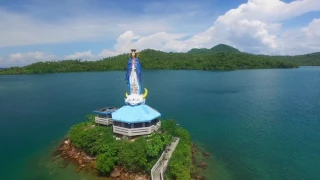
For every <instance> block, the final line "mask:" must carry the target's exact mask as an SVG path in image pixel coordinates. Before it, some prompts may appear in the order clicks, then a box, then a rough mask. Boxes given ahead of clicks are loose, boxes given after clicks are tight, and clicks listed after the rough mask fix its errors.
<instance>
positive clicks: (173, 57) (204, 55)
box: [0, 45, 320, 74]
mask: <svg viewBox="0 0 320 180" xmlns="http://www.w3.org/2000/svg"><path fill="white" fill-rule="evenodd" d="M128 57H129V55H128V54H122V55H118V56H114V57H108V58H103V59H101V60H98V61H84V60H80V59H77V60H61V61H46V62H37V63H33V64H30V65H27V66H24V67H11V68H8V69H3V70H0V74H39V73H58V72H83V71H113V70H125V69H126V65H127V61H128ZM139 58H140V62H141V65H142V66H143V68H144V69H171V70H183V69H185V70H236V69H269V68H297V67H298V66H310V65H311V66H319V65H320V53H312V54H306V55H297V56H268V55H254V54H248V53H243V52H240V51H239V50H237V49H235V48H233V47H230V46H227V45H218V46H215V47H213V48H211V49H192V50H190V51H189V52H188V53H173V52H169V53H166V52H162V51H156V50H152V49H146V50H143V51H141V52H140V53H139Z"/></svg>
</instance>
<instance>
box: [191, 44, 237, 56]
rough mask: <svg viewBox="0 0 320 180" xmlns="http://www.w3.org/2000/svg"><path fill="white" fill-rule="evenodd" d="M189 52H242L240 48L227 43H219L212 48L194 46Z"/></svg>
mask: <svg viewBox="0 0 320 180" xmlns="http://www.w3.org/2000/svg"><path fill="white" fill-rule="evenodd" d="M187 53H189V54H214V53H241V51H239V50H238V49H236V48H234V47H231V46H228V45H225V44H219V45H216V46H214V47H212V48H211V49H207V48H199V49H198V48H193V49H191V50H190V51H188V52H187Z"/></svg>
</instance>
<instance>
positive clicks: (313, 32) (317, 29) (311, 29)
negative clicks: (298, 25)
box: [303, 18, 320, 38]
mask: <svg viewBox="0 0 320 180" xmlns="http://www.w3.org/2000/svg"><path fill="white" fill-rule="evenodd" d="M303 31H304V32H305V33H306V35H307V37H312V38H313V37H320V18H319V19H314V20H313V21H312V22H311V23H309V25H308V27H306V28H303Z"/></svg>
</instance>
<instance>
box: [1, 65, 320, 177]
mask: <svg viewBox="0 0 320 180" xmlns="http://www.w3.org/2000/svg"><path fill="white" fill-rule="evenodd" d="M124 76H125V72H123V71H117V72H87V73H64V74H44V75H19V76H17V75H12V76H0V120H1V121H0V137H1V148H0V156H1V158H0V159H1V163H0V179H6V180H9V179H13V180H20V179H21V180H22V179H30V180H31V179H36V180H37V179H39V180H40V179H41V180H46V179H48V180H49V179H63V178H61V177H66V178H65V179H71V180H72V179H80V178H79V176H78V175H77V174H76V173H73V172H74V170H69V171H68V170H67V169H65V170H60V171H59V170H56V169H55V168H52V167H51V169H50V170H49V171H48V172H47V169H48V168H46V167H47V166H50V165H47V164H46V163H45V162H44V161H45V160H44V159H48V158H47V156H49V152H50V150H51V149H52V148H53V147H54V145H55V143H57V142H58V141H59V139H61V138H62V137H63V136H64V135H65V133H66V132H67V131H68V129H69V127H70V126H72V125H73V124H75V123H78V122H80V121H82V120H83V119H84V116H85V115H86V114H88V113H91V112H92V110H94V109H96V108H100V107H103V106H107V105H115V106H117V107H120V106H122V105H123V103H124V101H123V99H124V97H125V92H126V91H127V88H126V83H125V81H124ZM143 86H144V87H146V88H148V91H149V95H148V97H147V104H149V105H150V106H152V107H154V108H156V109H157V110H159V111H160V112H161V113H162V115H163V117H164V118H175V119H176V120H177V121H178V123H179V124H180V125H181V126H183V127H185V128H186V129H187V130H189V132H190V133H191V135H192V138H193V140H194V141H195V142H196V143H197V144H199V145H200V146H202V147H203V148H205V149H206V150H207V151H209V152H210V153H211V154H212V157H211V158H210V159H208V160H207V161H208V163H209V168H210V169H208V171H207V173H206V175H207V176H208V179H219V180H253V179H254V180H256V179H259V180H273V179H277V180H282V179H283V180H285V179H290V180H301V179H306V180H317V179H319V177H320V153H319V152H320V68H319V67H301V68H299V69H272V70H239V71H228V72H217V71H165V70H163V71H144V72H143ZM71 169H72V168H71ZM67 171H68V172H67ZM59 173H60V174H59ZM64 173H65V175H64ZM72 173H73V174H72ZM53 174H54V175H53ZM81 177H83V178H82V179H88V178H86V177H85V176H81Z"/></svg>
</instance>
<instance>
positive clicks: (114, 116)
mask: <svg viewBox="0 0 320 180" xmlns="http://www.w3.org/2000/svg"><path fill="white" fill-rule="evenodd" d="M141 74H142V73H141V66H140V61H139V58H138V57H137V56H136V52H135V50H132V53H131V57H130V59H129V61H128V64H127V72H126V76H125V79H126V81H127V85H128V89H129V94H128V93H126V94H125V95H126V98H125V105H124V106H122V107H121V108H119V109H118V108H115V107H105V108H100V109H98V110H95V111H93V112H94V114H93V115H88V116H87V120H86V121H84V122H81V123H79V124H76V125H74V126H72V127H71V129H70V130H69V132H68V134H67V136H66V138H65V139H64V140H63V142H62V143H61V144H60V146H59V148H58V150H57V151H56V152H55V153H54V154H55V157H56V156H57V155H58V156H62V158H64V159H65V160H67V161H70V160H71V161H73V162H74V163H76V164H77V165H78V167H77V171H80V170H82V169H87V170H89V171H90V170H94V171H96V173H97V175H98V176H105V177H112V178H115V179H135V180H136V179H140V180H144V179H145V180H147V179H152V180H156V179H163V178H164V179H177V180H188V179H192V177H194V179H203V177H202V176H200V175H196V170H195V165H194V164H195V163H197V162H196V160H195V159H196V158H195V157H194V155H195V150H194V145H193V144H192V143H191V138H190V135H189V133H188V131H186V130H185V129H183V128H182V127H180V126H178V125H177V123H176V122H175V120H161V119H160V117H161V114H160V113H159V112H158V111H157V110H156V109H154V108H152V107H150V106H148V105H147V104H146V97H147V94H148V90H147V89H146V88H145V89H144V91H145V92H144V93H143V94H141V92H142V88H141V87H142V86H141ZM206 155H208V154H206ZM198 166H199V167H205V166H206V163H205V162H201V163H199V164H198Z"/></svg>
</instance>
